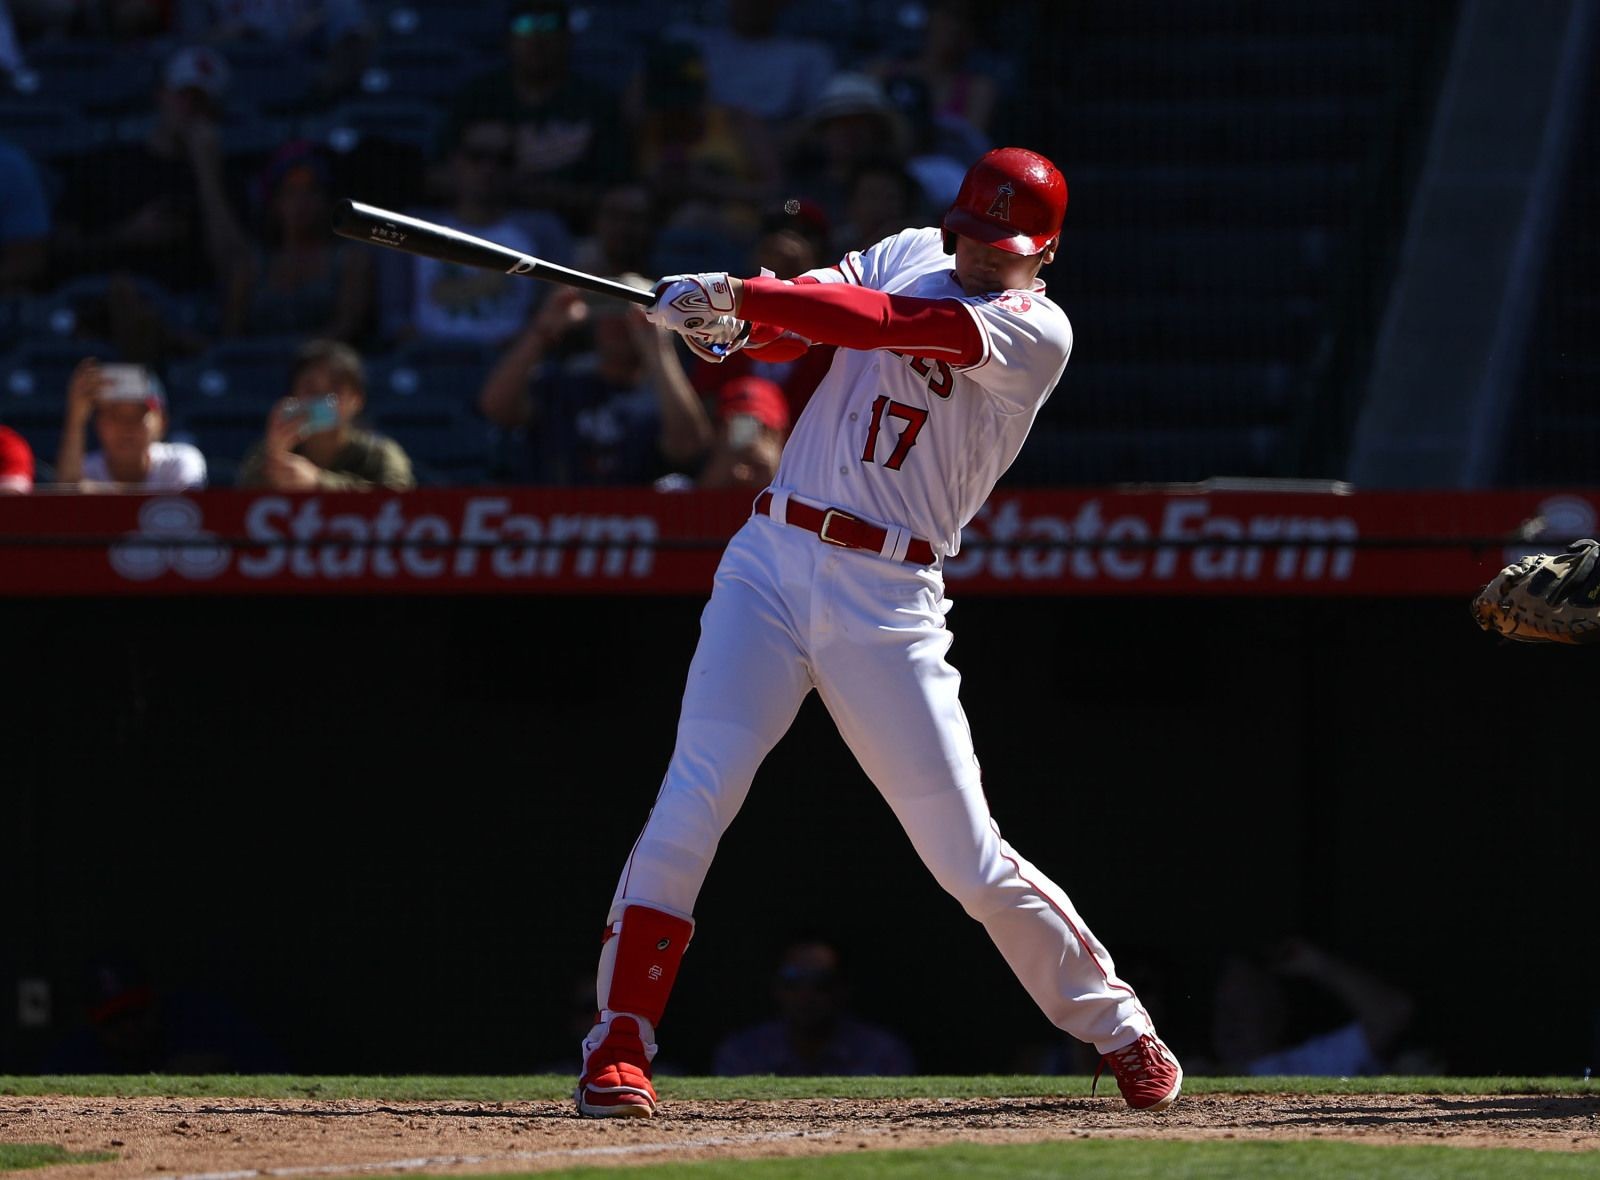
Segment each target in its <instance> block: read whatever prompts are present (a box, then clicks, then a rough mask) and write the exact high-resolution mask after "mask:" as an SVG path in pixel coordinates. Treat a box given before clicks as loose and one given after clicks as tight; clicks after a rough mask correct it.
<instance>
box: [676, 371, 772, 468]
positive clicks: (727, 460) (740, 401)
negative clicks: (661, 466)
mask: <svg viewBox="0 0 1600 1180" xmlns="http://www.w3.org/2000/svg"><path fill="white" fill-rule="evenodd" d="M788 437H789V404H788V402H787V401H785V400H784V396H783V390H782V389H780V388H779V387H778V384H777V383H776V382H774V381H769V380H767V379H766V378H765V377H740V378H738V379H737V380H734V381H728V382H725V383H724V384H723V386H722V387H721V388H720V389H718V390H717V416H716V433H715V436H714V437H713V439H712V443H711V454H710V455H709V456H708V457H707V459H706V462H705V466H703V467H702V468H701V469H700V478H699V479H698V480H697V481H696V482H697V483H698V485H699V486H700V487H703V488H749V489H751V490H752V491H760V490H761V489H762V488H764V487H766V486H767V485H768V484H770V483H771V482H772V480H773V477H774V476H776V475H777V474H778V460H779V459H780V458H781V457H782V456H783V444H784V440H785V439H787V438H788Z"/></svg>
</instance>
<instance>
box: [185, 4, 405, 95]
mask: <svg viewBox="0 0 1600 1180" xmlns="http://www.w3.org/2000/svg"><path fill="white" fill-rule="evenodd" d="M176 3H177V9H178V11H177V14H176V15H177V25H178V35H179V36H180V37H183V38H186V39H190V40H194V41H203V42H205V43H206V44H208V45H220V46H226V45H228V44H229V43H231V42H234V41H251V42H265V43H267V44H270V45H275V46H277V47H278V48H280V49H281V50H282V51H283V52H284V53H285V54H293V55H295V56H298V57H302V58H306V59H309V60H311V61H312V62H314V63H315V65H316V67H317V69H316V74H315V76H314V77H313V79H312V82H311V92H312V93H311V96H310V97H311V98H312V100H313V101H314V102H315V103H319V104H320V103H326V102H329V101H331V100H333V99H336V98H338V97H339V96H341V95H343V94H347V93H349V92H351V91H353V90H354V89H355V88H356V85H357V83H358V82H359V80H360V77H361V71H362V69H363V68H364V67H365V66H366V64H367V60H368V58H369V57H370V55H371V49H372V44H373V41H374V39H375V32H376V31H375V29H374V27H373V22H372V21H371V20H370V19H369V18H368V16H367V12H366V6H365V5H364V4H363V3H362V0H176Z"/></svg>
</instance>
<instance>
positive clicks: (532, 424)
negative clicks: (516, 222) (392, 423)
mask: <svg viewBox="0 0 1600 1180" xmlns="http://www.w3.org/2000/svg"><path fill="white" fill-rule="evenodd" d="M624 278H625V281H629V282H630V283H632V285H634V286H637V287H639V288H640V289H641V290H649V288H650V284H649V283H648V282H647V281H645V280H644V279H642V278H640V277H639V276H638V275H632V276H624ZM585 328H587V329H589V330H590V333H591V337H590V338H591V340H592V347H589V348H583V349H581V350H579V351H576V352H573V351H570V349H571V345H572V342H573V338H574V337H576V336H578V335H579V334H580V330H581V329H585ZM563 347H566V348H567V349H569V351H568V352H567V354H566V355H565V356H564V357H562V358H558V357H557V353H558V351H559V350H560V349H562V348H563ZM676 348H677V346H676V344H675V343H674V337H672V336H671V335H668V334H666V333H664V332H662V331H661V330H660V329H658V328H655V327H652V326H651V325H650V324H649V323H648V322H646V320H645V318H644V315H643V314H642V312H641V311H640V310H639V309H638V308H637V307H635V306H633V305H632V304H629V303H625V302H622V301H620V300H616V299H612V298H609V297H606V296H599V295H596V296H588V297H586V296H585V295H583V294H582V293H581V292H579V291H577V290H575V289H574V288H570V287H558V288H556V289H554V290H553V291H552V292H551V293H550V296H549V298H548V299H546V300H545V302H544V306H543V307H541V308H540V309H539V311H538V312H537V313H536V314H535V315H534V317H533V319H532V320H531V321H530V322H529V324H528V327H527V329H526V330H525V331H524V332H523V333H522V334H521V335H520V336H518V337H517V339H516V340H515V341H513V342H512V344H511V346H510V348H508V349H507V350H506V353H505V355H504V356H503V357H502V358H501V359H500V361H499V363H498V364H497V365H496V366H495V367H494V369H493V370H492V371H491V372H490V374H489V377H488V379H487V380H486V381H485V382H484V386H483V389H482V390H481V391H480V392H479V394H478V407H479V409H481V410H482V411H483V415H484V417H486V418H488V419H489V420H490V421H491V422H493V423H495V424H496V425H498V426H500V427H502V428H504V429H506V430H509V431H512V432H514V437H518V438H520V439H522V440H523V441H524V442H525V444H526V445H525V447H522V448H518V450H519V451H520V453H518V454H514V455H513V457H512V461H511V462H510V463H508V464H507V469H506V470H504V471H502V472H500V473H499V474H500V475H501V476H502V478H508V479H512V480H517V481H522V482H532V483H542V484H559V485H566V486H572V485H593V484H610V485H644V484H649V483H651V482H652V481H653V480H655V479H656V478H657V477H658V476H660V475H661V474H663V472H664V471H665V470H666V469H667V468H668V467H670V468H672V469H675V470H692V469H693V467H694V466H695V465H696V464H697V463H699V461H700V460H701V458H702V457H703V456H704V455H705V453H706V450H707V448H708V447H709V446H710V444H711V437H710V433H711V432H710V426H709V423H708V422H707V419H706V416H705V414H704V412H703V411H701V410H700V409H699V403H698V398H697V395H696V394H695V392H694V389H693V387H692V386H690V384H689V379H688V378H687V377H686V376H685V375H684V371H683V366H682V364H681V362H680V361H679V359H678V354H677V351H676Z"/></svg>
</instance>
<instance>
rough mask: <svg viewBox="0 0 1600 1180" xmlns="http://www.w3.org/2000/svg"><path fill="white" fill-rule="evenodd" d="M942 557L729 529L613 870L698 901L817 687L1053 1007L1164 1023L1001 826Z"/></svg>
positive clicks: (1134, 1031)
mask: <svg viewBox="0 0 1600 1180" xmlns="http://www.w3.org/2000/svg"><path fill="white" fill-rule="evenodd" d="M949 605H950V604H949V602H948V600H947V599H945V597H944V582H943V578H942V576H941V574H940V573H939V572H938V571H937V570H934V569H929V568H925V567H918V566H914V565H909V564H906V563H903V562H894V561H888V560H885V559H884V558H882V557H879V556H876V555H873V554H869V553H863V552H860V551H857V550H848V549H842V548H839V547H838V546H835V545H829V544H826V543H824V542H822V541H820V540H819V539H818V538H817V537H816V536H815V535H813V534H811V533H808V532H806V531H804V530H803V529H799V528H795V527H792V526H789V525H785V524H781V523H779V522H777V521H774V520H772V519H771V518H770V517H767V516H753V517H751V519H750V520H749V521H748V522H746V524H745V525H744V526H743V527H742V528H741V529H740V530H739V532H738V533H737V534H736V535H735V536H734V538H733V540H732V541H731V542H730V543H729V545H728V549H727V551H726V553H725V554H724V555H723V558H722V562H721V565H720V566H719V567H718V570H717V576H716V583H715V588H714V590H713V592H712V595H711V600H710V601H709V602H708V603H707V604H706V607H705V610H704V612H703V613H702V615H701V618H700V644H699V647H698V648H697V649H696V651H695V655H694V659H693V661H692V662H691V663H690V665H689V681H688V685H687V687H686V689H685V691H684V696H683V711H682V715H681V717H680V718H679V722H678V739H677V746H676V748H675V749H674V751H673V754H672V761H671V763H670V764H669V766H668V769H667V775H666V779H665V781H664V782H663V783H662V786H661V792H660V794H659V795H658V796H657V798H656V802H655V807H654V809H653V810H652V811H651V813H650V818H649V820H648V822H647V823H646V824H645V827H644V831H643V832H642V833H641V834H640V836H639V839H638V841H637V843H636V844H635V845H634V848H633V852H632V854H631V855H630V856H629V857H628V862H627V865H626V866H625V867H624V869H623V872H622V877H621V880H620V881H619V882H618V886H617V893H616V897H615V898H614V900H613V906H612V916H613V918H615V917H617V916H618V915H619V914H620V912H621V907H622V905H623V903H624V902H627V903H641V904H645V905H651V906H657V907H660V908H662V909H664V910H667V911H669V912H676V913H681V914H685V915H688V914H692V913H693V911H694V903H695V899H696V898H697V897H698V896H699V893H700V886H701V884H702V883H703V882H704V880H705V875H706V872H707V870H708V869H709V868H710V865H711V858H712V856H713V854H714V853H715V852H716V848H717V843H718V841H719V840H720V839H721V838H722V833H723V832H724V831H725V830H726V829H727V827H728V825H729V824H730V823H731V822H732V821H733V817H734V816H735V815H736V814H737V813H738V811H739V808H740V806H741V805H742V804H743V803H744V799H745V795H746V793H747V792H748V791H749V789H750V782H751V780H752V779H753V778H754V777H755V773H756V769H757V768H758V767H759V766H760V765H761V761H762V759H763V758H765V757H766V755H767V752H768V751H769V750H771V749H772V747H773V746H774V745H776V744H777V742H778V739H779V738H781V737H782V736H783V734H784V732H785V731H786V730H787V729H788V728H789V726H790V724H791V723H792V722H793V721H794V717H795V714H796V712H797V711H798V710H799V708H800V703H801V701H802V700H804V699H805V695H806V693H808V692H809V691H811V689H813V688H815V689H816V690H817V692H818V693H820V694H821V697H822V700H823V703H824V704H825V705H826V706H827V708H828V712H829V713H830V714H832V716H833V719H834V722H835V724H837V725H838V727H839V732H840V734H841V735H842V736H843V737H844V740H845V742H846V743H847V744H848V745H849V747H850V749H851V751H852V752H853V753H854V754H855V756H856V758H857V760H858V761H859V762H860V763H861V766H862V769H863V770H865V771H866V773H867V775H868V777H870V778H871V779H872V781H873V783H874V784H875V785H876V786H877V788H878V790H879V792H881V793H882V795H883V797H884V799H885V800H886V801H887V802H888V804H889V806H890V807H891V808H892V809H893V811H894V814H895V816H896V818H897V819H899V821H900V824H901V826H902V827H903V828H904V829H905V831H906V834H907V835H908V836H909V837H910V838H911V843H912V845H913V846H914V847H915V849H916V851H917V854H918V855H919V856H920V857H921V858H922V861H923V863H924V864H926V865H927V866H928V869H929V870H930V871H931V872H932V873H933V875H934V878H935V879H936V880H937V881H938V882H939V884H940V885H942V886H943V887H944V888H945V889H946V890H947V891H948V892H949V893H950V894H951V895H952V896H954V897H955V898H956V900H957V901H959V902H960V903H961V905H962V906H963V907H964V908H965V909H966V911H967V913H969V914H970V915H972V917H974V918H976V919H977V920H978V921H980V922H982V923H983V925H984V927H985V929H987V930H988V932H989V936H990V937H991V938H992V939H993V940H994V943H995V945H996V946H997V947H999V948H1000V953H1001V954H1002V955H1003V956H1004V957H1005V960H1006V962H1007V963H1008V964H1010V966H1011V969H1012V970H1013V971H1014V972H1016V975H1017V978H1018V979H1019V980H1021V982H1022V984H1023V986H1024V987H1025V988H1026V989H1027V990H1028V994H1029V995H1031V996H1032V997H1033V999H1034V1000H1035V1002H1037V1003H1038V1005H1039V1007H1040V1008H1041V1009H1043V1011H1044V1013H1045V1015H1046V1016H1047V1017H1048V1018H1049V1019H1050V1021H1051V1022H1052V1023H1054V1024H1055V1025H1056V1026H1057V1027H1058V1028H1062V1029H1064V1030H1066V1031H1067V1032H1069V1033H1071V1034H1072V1035H1073V1036H1075V1037H1077V1038H1079V1039H1080V1040H1083V1041H1088V1042H1090V1043H1092V1044H1093V1045H1095V1046H1096V1047H1097V1048H1098V1049H1099V1050H1100V1051H1101V1052H1102V1053H1105V1052H1110V1051H1112V1050H1114V1049H1120V1048H1122V1047H1124V1046H1125V1045H1128V1044H1130V1043H1132V1042H1133V1041H1134V1040H1135V1039H1137V1038H1138V1037H1139V1036H1140V1035H1141V1034H1143V1033H1149V1032H1153V1031H1154V1029H1153V1027H1152V1025H1151V1022H1150V1018H1149V1016H1148V1015H1147V1014H1146V1013H1145V1011H1144V1009H1143V1008H1142V1007H1141V1006H1140V1004H1139V1002H1138V999H1137V997H1136V996H1135V995H1134V992H1133V989H1132V988H1130V987H1129V986H1128V985H1127V984H1125V983H1123V982H1122V981H1121V980H1120V979H1118V978H1117V975H1116V972H1115V969H1114V967H1113V965H1112V962H1111V957H1110V956H1109V955H1108V954H1107V953H1106V950H1105V948H1104V947H1103V946H1101V945H1100V942H1099V941H1098V940H1097V939H1096V938H1095V936H1094V935H1093V934H1092V933H1090V931H1089V928H1088V927H1087V926H1086V925H1085V924H1084V922H1083V920H1082V919H1081V918H1079V917H1078V914H1077V912H1076V910H1074V909H1073V906H1072V902H1071V901H1070V900H1068V898H1067V895H1066V894H1065V893H1064V892H1062V890H1061V889H1060V888H1059V887H1058V886H1057V885H1056V884H1055V883H1054V882H1052V881H1051V880H1050V879H1049V878H1048V877H1046V876H1045V875H1044V874H1043V873H1042V872H1040V871H1039V870H1038V869H1037V868H1035V867H1034V866H1033V865H1031V864H1029V863H1028V862H1027V861H1026V860H1024V859H1023V858H1022V857H1021V856H1020V855H1019V854H1018V853H1017V852H1016V850H1015V849H1013V848H1012V847H1011V845H1009V844H1008V843H1006V841H1005V840H1003V839H1002V838H1001V836H1000V829H999V827H998V826H997V825H996V824H995V822H994V820H993V818H991V816H990V814H989V805H988V801H987V800H986V799H985V798H984V794H983V787H982V783H981V781H980V775H979V769H978V760H977V757H976V755H975V754H974V752H973V747H972V735H971V732H970V731H969V729H968V727H967V719H966V715H965V713H964V712H963V711H962V708H961V703H960V701H959V699H958V692H959V689H960V684H961V676H960V673H958V672H957V671H956V670H955V669H954V668H953V667H951V666H950V665H949V664H948V663H946V662H945V658H944V657H945V653H946V652H947V651H948V650H949V647H950V643H951V640H952V638H953V637H952V636H951V634H950V632H949V630H947V629H946V627H945V625H944V614H945V611H947V610H948V609H949Z"/></svg>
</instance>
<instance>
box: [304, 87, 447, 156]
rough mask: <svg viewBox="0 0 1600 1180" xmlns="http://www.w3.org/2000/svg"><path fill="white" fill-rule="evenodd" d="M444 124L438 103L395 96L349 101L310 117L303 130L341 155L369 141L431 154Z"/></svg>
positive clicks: (442, 113) (443, 115)
mask: <svg viewBox="0 0 1600 1180" xmlns="http://www.w3.org/2000/svg"><path fill="white" fill-rule="evenodd" d="M444 120H445V113H444V111H443V110H442V109H441V108H440V106H439V104H438V103H436V102H430V101H428V100H426V99H421V98H413V97H409V96H407V95H401V94H392V95H387V96H384V97H374V98H354V99H347V100H346V101H344V102H342V103H340V104H339V105H338V106H336V107H334V108H333V109H332V110H331V111H325V112H322V113H320V114H317V115H313V116H311V117H309V118H308V119H307V120H306V121H305V122H304V124H303V125H302V130H303V131H304V133H305V134H306V135H307V136H308V137H309V138H311V139H315V140H317V141H319V142H321V143H325V144H327V145H328V147H330V148H331V149H332V150H333V151H335V152H337V153H339V154H345V153H348V152H350V151H353V150H354V149H355V148H356V147H358V146H359V145H360V144H361V142H362V141H363V140H367V139H379V140H388V141H390V142H394V143H404V144H410V145H412V146H414V147H417V148H419V149H421V151H422V152H423V153H424V154H427V153H428V152H430V151H432V149H433V145H434V144H435V142H436V141H437V140H438V137H439V132H440V130H441V129H442V128H443V126H444Z"/></svg>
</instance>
